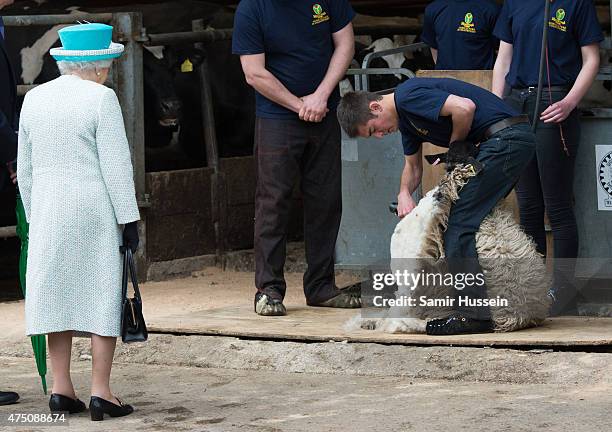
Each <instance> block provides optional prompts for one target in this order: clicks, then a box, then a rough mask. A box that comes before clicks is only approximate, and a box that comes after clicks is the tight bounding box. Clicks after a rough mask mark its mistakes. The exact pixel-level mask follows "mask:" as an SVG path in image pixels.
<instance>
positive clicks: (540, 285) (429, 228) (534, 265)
mask: <svg viewBox="0 0 612 432" xmlns="http://www.w3.org/2000/svg"><path fill="white" fill-rule="evenodd" d="M469 172H470V171H469V170H466V169H465V167H463V168H462V167H460V168H457V169H456V170H455V171H453V172H452V173H450V174H447V175H445V176H444V177H443V178H442V180H441V181H440V184H439V186H438V187H436V188H435V189H434V190H432V191H430V192H429V193H428V194H427V195H426V196H425V197H424V198H423V199H421V201H420V202H419V204H418V205H417V207H416V208H415V209H413V210H412V212H410V214H408V215H407V216H406V217H404V218H403V219H402V220H401V221H400V222H399V223H398V224H397V226H396V228H395V231H394V233H393V235H392V237H391V245H390V249H391V271H392V272H393V273H395V272H396V271H398V270H400V271H402V272H403V271H404V270H407V271H408V272H410V273H413V274H418V273H420V272H421V271H425V272H426V273H441V274H444V273H446V272H447V271H448V270H447V268H446V264H445V262H444V260H440V259H439V258H442V257H443V252H444V251H443V244H442V243H443V232H444V229H445V226H446V223H447V218H448V212H449V211H450V208H451V204H452V203H453V202H454V201H455V200H457V199H458V195H457V191H458V190H459V189H460V188H461V187H462V185H463V184H465V182H466V181H468V179H469V177H470V176H472V175H473V173H472V174H471V175H470V174H469ZM476 249H477V252H478V256H479V258H480V260H481V265H482V268H483V272H484V274H485V281H486V285H487V295H488V296H489V298H495V297H496V296H500V297H501V298H505V299H507V300H508V306H507V307H502V306H494V307H491V315H492V319H493V322H494V325H495V330H496V331H514V330H519V329H522V328H527V327H532V326H535V325H538V324H539V323H541V322H542V321H543V320H544V318H546V316H547V313H548V308H549V306H550V298H549V296H548V295H547V292H548V289H549V287H550V284H551V280H550V277H549V275H548V274H547V273H546V267H545V264H544V261H543V259H542V257H541V256H540V255H539V254H538V253H537V251H536V248H535V244H534V242H533V240H532V239H531V238H529V237H528V236H527V235H526V234H525V233H524V232H523V231H522V230H521V229H520V227H519V225H518V224H517V223H516V222H515V221H514V219H513V217H512V214H511V212H510V211H508V210H507V209H504V208H503V207H502V205H499V206H498V207H496V208H495V209H493V211H492V212H491V214H490V215H489V216H487V217H486V218H485V219H484V220H483V222H482V224H481V225H480V229H479V231H478V233H477V234H476ZM410 258H420V259H419V260H416V259H413V260H411V259H410ZM421 258H428V259H427V260H423V259H421ZM411 267H412V268H411ZM414 288H415V287H406V286H398V291H397V294H396V298H400V297H403V296H410V297H412V298H415V299H418V298H419V297H420V296H422V295H425V296H426V297H428V298H439V299H441V298H445V297H446V296H449V297H451V298H452V297H454V295H455V291H454V288H453V287H452V286H436V285H434V286H431V285H427V286H423V285H422V284H421V285H419V286H417V287H416V289H414ZM451 311H452V308H450V307H434V306H428V305H419V304H418V302H417V306H413V307H403V306H393V307H391V308H389V309H388V310H387V311H386V314H385V316H384V317H383V318H376V319H374V318H369V319H360V318H358V317H356V318H353V319H352V320H351V323H350V325H349V326H348V327H347V328H352V329H355V328H362V329H369V330H376V331H381V332H386V333H423V332H424V331H425V323H426V320H429V319H432V318H444V317H446V316H448V315H449V313H451Z"/></svg>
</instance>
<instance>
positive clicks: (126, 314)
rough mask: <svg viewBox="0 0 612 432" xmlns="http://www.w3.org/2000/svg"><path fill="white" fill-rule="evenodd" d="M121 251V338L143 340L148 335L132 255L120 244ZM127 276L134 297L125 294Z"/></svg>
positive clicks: (135, 340) (127, 340) (130, 340)
mask: <svg viewBox="0 0 612 432" xmlns="http://www.w3.org/2000/svg"><path fill="white" fill-rule="evenodd" d="M121 253H123V279H122V281H121V289H122V299H123V307H122V311H121V340H122V341H123V342H125V343H129V342H144V341H146V340H147V338H148V337H149V333H148V331H147V324H146V323H145V320H144V316H143V315H142V299H141V298H140V290H139V289H138V279H137V278H136V267H135V266H134V256H133V255H132V250H131V249H130V248H129V247H125V246H121ZM128 278H131V280H132V286H133V287H134V297H133V298H129V297H128V295H127V288H128Z"/></svg>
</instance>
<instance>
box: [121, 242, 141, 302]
mask: <svg viewBox="0 0 612 432" xmlns="http://www.w3.org/2000/svg"><path fill="white" fill-rule="evenodd" d="M125 256H126V259H127V263H128V267H129V270H130V277H131V279H132V286H133V288H134V298H137V299H138V300H141V298H140V289H139V288H138V278H137V277H136V265H135V264H134V254H133V253H132V249H130V248H129V247H127V248H126V254H125ZM126 288H127V283H126Z"/></svg>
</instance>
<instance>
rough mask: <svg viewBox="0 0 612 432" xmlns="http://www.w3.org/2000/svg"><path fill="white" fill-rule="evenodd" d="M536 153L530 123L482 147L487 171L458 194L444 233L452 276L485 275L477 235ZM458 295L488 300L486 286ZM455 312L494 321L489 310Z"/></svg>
mask: <svg viewBox="0 0 612 432" xmlns="http://www.w3.org/2000/svg"><path fill="white" fill-rule="evenodd" d="M534 151H535V136H534V134H533V133H532V132H531V130H530V127H529V125H528V124H527V123H521V124H518V125H515V126H510V127H508V128H506V129H503V130H501V131H499V132H498V133H496V134H494V135H492V136H491V137H490V138H489V139H488V140H487V141H484V142H482V143H481V144H480V152H479V153H478V156H477V158H476V159H478V160H479V161H480V162H482V164H483V165H484V168H483V170H482V171H481V172H480V173H479V174H478V175H477V176H476V177H472V178H471V179H470V180H469V181H468V182H467V184H466V185H465V186H464V187H463V189H462V190H461V191H460V192H459V199H458V200H457V202H456V203H455V204H454V205H453V206H452V208H451V211H450V214H449V218H448V228H447V230H446V232H445V233H444V250H445V253H446V257H447V260H448V266H449V271H450V272H451V273H453V274H457V273H472V274H474V275H475V274H478V273H482V268H481V267H480V263H479V262H478V253H477V252H476V232H477V231H478V229H479V228H480V224H481V222H482V221H483V219H484V218H485V217H487V215H488V214H489V213H490V212H491V210H493V208H494V207H495V206H496V205H497V203H498V202H499V201H500V200H501V199H502V198H504V197H505V196H506V195H508V194H509V193H510V191H511V190H512V188H513V187H514V185H515V184H516V182H517V181H518V179H519V177H520V175H521V173H522V172H523V170H524V169H525V167H526V166H527V164H528V163H529V161H530V160H531V159H532V158H533V154H534ZM456 295H460V296H462V297H463V296H466V297H468V298H470V299H486V298H487V290H486V286H485V285H477V284H473V285H471V286H466V287H465V288H464V289H463V290H461V291H456ZM455 304H456V305H457V302H456V303H455ZM456 310H457V311H458V312H460V313H461V314H463V315H464V316H467V317H469V318H474V319H481V320H489V319H491V311H490V309H489V307H482V306H479V307H469V306H457V307H456Z"/></svg>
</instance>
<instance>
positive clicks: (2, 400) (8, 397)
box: [0, 391, 19, 405]
mask: <svg viewBox="0 0 612 432" xmlns="http://www.w3.org/2000/svg"><path fill="white" fill-rule="evenodd" d="M18 400H19V395H18V394H17V393H15V392H3V391H0V405H11V404H14V403H17V401H18Z"/></svg>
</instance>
